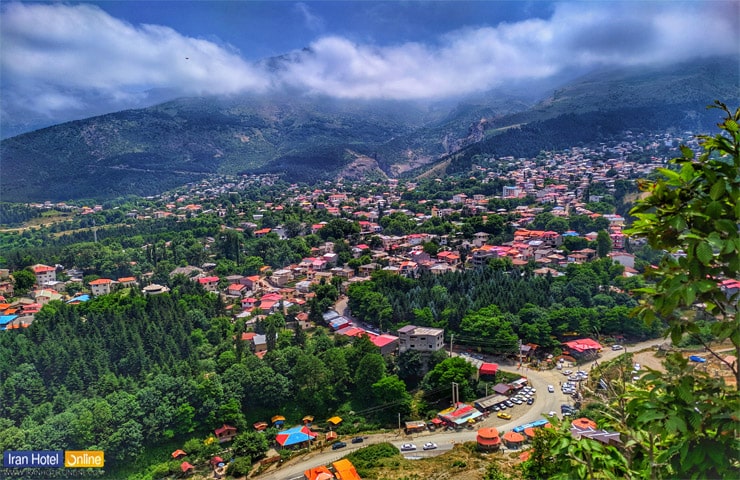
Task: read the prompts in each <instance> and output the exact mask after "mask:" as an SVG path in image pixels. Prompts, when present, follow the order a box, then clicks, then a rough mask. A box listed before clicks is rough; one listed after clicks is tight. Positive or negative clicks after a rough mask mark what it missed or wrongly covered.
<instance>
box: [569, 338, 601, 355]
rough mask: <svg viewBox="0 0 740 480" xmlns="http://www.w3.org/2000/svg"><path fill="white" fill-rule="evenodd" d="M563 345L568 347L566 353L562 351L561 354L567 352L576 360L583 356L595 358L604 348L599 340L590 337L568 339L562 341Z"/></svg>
mask: <svg viewBox="0 0 740 480" xmlns="http://www.w3.org/2000/svg"><path fill="white" fill-rule="evenodd" d="M563 346H564V347H566V348H567V349H568V353H566V352H565V351H563V354H569V355H570V356H572V357H574V358H575V359H577V360H578V359H583V358H595V357H596V356H597V355H598V354H599V352H601V350H602V349H603V348H604V347H602V346H601V344H600V343H599V342H597V341H596V340H594V339H592V338H579V339H578V340H570V341H568V342H563Z"/></svg>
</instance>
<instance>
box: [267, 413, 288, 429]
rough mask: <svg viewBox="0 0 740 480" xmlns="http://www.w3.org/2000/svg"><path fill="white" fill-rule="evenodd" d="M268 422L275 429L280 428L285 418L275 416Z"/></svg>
mask: <svg viewBox="0 0 740 480" xmlns="http://www.w3.org/2000/svg"><path fill="white" fill-rule="evenodd" d="M270 421H271V422H272V424H273V425H275V426H276V427H280V426H282V425H283V423H285V417H283V416H282V415H275V416H274V417H272V419H271V420H270Z"/></svg>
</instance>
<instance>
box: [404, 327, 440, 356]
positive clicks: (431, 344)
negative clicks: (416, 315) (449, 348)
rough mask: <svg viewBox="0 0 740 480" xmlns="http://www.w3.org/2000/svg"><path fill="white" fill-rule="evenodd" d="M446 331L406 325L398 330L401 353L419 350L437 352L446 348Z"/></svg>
mask: <svg viewBox="0 0 740 480" xmlns="http://www.w3.org/2000/svg"><path fill="white" fill-rule="evenodd" d="M444 337H445V331H444V329H442V328H431V327H417V326H416V325H406V326H405V327H401V328H399V329H398V347H399V350H400V351H401V352H404V351H406V350H417V351H420V352H436V351H437V350H441V349H442V348H444V344H445V338H444Z"/></svg>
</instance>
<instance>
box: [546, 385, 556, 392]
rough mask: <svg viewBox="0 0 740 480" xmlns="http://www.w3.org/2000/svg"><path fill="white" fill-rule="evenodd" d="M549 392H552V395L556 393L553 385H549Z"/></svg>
mask: <svg viewBox="0 0 740 480" xmlns="http://www.w3.org/2000/svg"><path fill="white" fill-rule="evenodd" d="M547 391H548V392H550V393H555V387H553V386H552V385H548V386H547Z"/></svg>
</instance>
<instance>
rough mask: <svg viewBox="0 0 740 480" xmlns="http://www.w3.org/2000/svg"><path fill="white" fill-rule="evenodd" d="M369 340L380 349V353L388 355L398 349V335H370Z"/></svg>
mask: <svg viewBox="0 0 740 480" xmlns="http://www.w3.org/2000/svg"><path fill="white" fill-rule="evenodd" d="M370 341H371V342H373V344H374V345H375V346H376V347H378V348H379V349H380V354H381V355H390V354H391V353H394V352H396V351H397V350H398V337H396V336H394V335H388V334H382V335H374V336H371V337H370Z"/></svg>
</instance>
